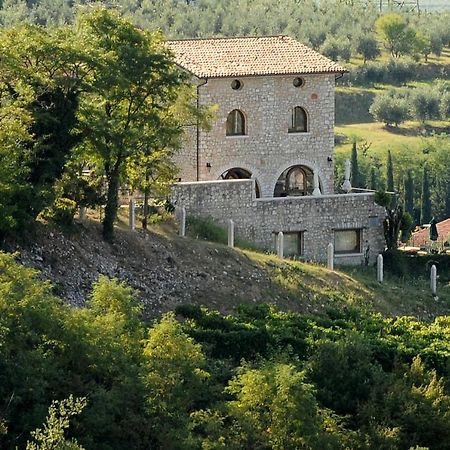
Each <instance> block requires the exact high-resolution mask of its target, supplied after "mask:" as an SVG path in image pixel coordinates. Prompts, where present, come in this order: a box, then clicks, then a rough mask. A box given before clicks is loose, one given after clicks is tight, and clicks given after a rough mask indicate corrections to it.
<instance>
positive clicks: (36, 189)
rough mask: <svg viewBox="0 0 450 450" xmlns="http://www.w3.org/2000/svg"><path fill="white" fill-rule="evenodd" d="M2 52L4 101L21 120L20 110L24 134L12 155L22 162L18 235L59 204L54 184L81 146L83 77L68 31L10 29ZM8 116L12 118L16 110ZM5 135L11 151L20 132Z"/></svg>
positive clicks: (14, 194) (0, 38)
mask: <svg viewBox="0 0 450 450" xmlns="http://www.w3.org/2000/svg"><path fill="white" fill-rule="evenodd" d="M0 47H1V50H2V55H3V57H2V64H1V67H0V70H1V71H2V73H3V91H4V95H7V96H9V97H10V98H14V103H15V105H16V106H17V105H19V108H20V114H19V112H18V111H19V110H17V108H16V113H15V115H14V117H15V119H16V120H15V123H16V128H17V127H20V128H21V131H22V132H21V133H19V135H18V137H19V139H18V144H19V145H16V148H14V151H13V155H12V157H14V158H16V162H18V164H17V166H16V167H17V169H16V170H17V174H18V175H16V181H17V187H18V189H15V188H13V189H11V190H10V193H9V195H8V197H10V200H9V201H10V202H11V203H15V204H16V206H15V207H13V208H11V207H10V208H9V214H10V216H9V217H10V219H11V220H10V224H11V227H10V228H12V229H13V228H14V227H16V228H17V226H18V225H19V224H21V223H24V222H25V220H28V221H31V220H33V219H35V218H36V217H37V216H38V214H39V213H40V212H41V211H42V210H43V209H44V208H45V207H47V206H49V205H50V204H51V203H52V201H53V200H54V197H55V192H54V183H55V181H56V180H57V179H58V178H60V177H61V175H62V173H63V169H64V165H65V163H66V161H67V159H68V156H69V155H70V152H71V150H72V149H73V147H74V146H75V144H76V143H77V142H78V137H77V136H76V134H75V133H74V132H73V130H74V127H75V126H76V124H77V120H76V117H75V113H76V109H77V102H78V92H79V89H80V85H81V83H82V81H83V76H84V74H83V69H82V65H81V64H80V52H79V50H80V49H79V47H77V43H76V42H73V39H71V38H70V32H69V31H68V30H51V31H50V30H45V29H41V28H38V27H35V26H23V27H17V28H12V29H6V30H2V32H1V33H0ZM11 107H13V105H8V107H7V108H11ZM3 109H4V108H3V106H2V110H3ZM5 112H6V117H11V116H10V113H11V110H9V112H8V109H6V111H5ZM19 122H21V123H19ZM4 131H5V133H4V134H3V136H0V138H1V139H2V140H4V141H5V143H6V145H8V143H7V142H6V141H7V140H8V139H17V138H16V137H14V136H13V137H11V138H8V133H10V132H14V133H15V132H17V131H18V130H17V129H8V128H6V129H5V130H4ZM24 132H26V134H27V136H26V137H25V136H24ZM10 158H11V157H10ZM8 197H7V198H8ZM6 209H8V207H7V208H6ZM5 231H6V230H5Z"/></svg>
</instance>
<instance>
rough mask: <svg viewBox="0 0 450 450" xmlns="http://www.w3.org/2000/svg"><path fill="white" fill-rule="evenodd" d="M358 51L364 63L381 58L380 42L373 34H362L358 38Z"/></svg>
mask: <svg viewBox="0 0 450 450" xmlns="http://www.w3.org/2000/svg"><path fill="white" fill-rule="evenodd" d="M356 51H357V52H358V53H359V54H360V55H361V56H362V57H363V58H364V63H366V62H367V61H371V60H373V59H376V58H377V57H378V56H380V47H379V46H378V40H377V38H376V36H374V35H373V34H362V35H360V36H358V41H357V44H356Z"/></svg>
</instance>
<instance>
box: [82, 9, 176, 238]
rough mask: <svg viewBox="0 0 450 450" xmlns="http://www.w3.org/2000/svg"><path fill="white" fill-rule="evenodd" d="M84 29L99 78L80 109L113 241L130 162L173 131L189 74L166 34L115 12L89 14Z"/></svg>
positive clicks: (84, 18)
mask: <svg viewBox="0 0 450 450" xmlns="http://www.w3.org/2000/svg"><path fill="white" fill-rule="evenodd" d="M79 29H80V37H79V38H80V39H83V41H84V42H85V45H86V46H89V47H88V48H89V50H88V52H90V53H91V54H93V55H95V56H94V57H93V59H92V61H91V64H92V70H93V72H94V74H95V75H94V76H93V77H92V78H91V80H90V86H89V91H88V92H87V93H86V95H84V97H83V101H82V103H81V105H80V121H81V128H82V130H83V131H84V134H85V136H86V141H85V143H86V150H87V152H88V153H89V154H90V156H91V158H92V159H93V160H94V161H95V160H96V161H98V162H99V164H100V165H101V166H102V169H103V171H104V174H105V179H106V190H107V192H106V208H105V217H104V220H103V236H104V238H105V239H106V240H111V239H112V238H113V231H114V221H115V219H116V215H117V208H118V192H119V186H120V182H121V179H123V177H124V175H125V173H124V171H125V168H126V162H127V160H128V159H129V158H131V157H132V156H133V155H136V154H137V153H138V152H140V151H143V149H144V148H155V146H154V142H155V141H157V136H158V133H161V131H162V130H164V128H165V127H170V128H173V126H174V120H172V119H171V118H170V117H168V111H169V109H170V107H171V105H173V104H174V102H175V101H176V100H177V96H178V91H179V88H180V86H182V85H183V82H184V81H183V80H184V76H183V75H182V73H181V72H180V71H179V70H177V68H176V67H175V65H174V64H173V62H172V59H171V55H170V54H169V51H168V50H167V49H166V48H165V47H164V45H163V44H162V41H161V36H159V35H158V34H152V33H150V32H147V31H143V30H139V29H137V28H135V27H134V26H133V25H132V24H131V23H130V22H128V21H127V20H125V19H123V18H121V17H119V16H118V15H117V14H116V13H114V12H111V11H107V10H105V9H97V10H94V12H92V13H90V14H83V15H81V17H80V19H79ZM166 121H167V122H166ZM178 132H179V133H181V129H179V130H178Z"/></svg>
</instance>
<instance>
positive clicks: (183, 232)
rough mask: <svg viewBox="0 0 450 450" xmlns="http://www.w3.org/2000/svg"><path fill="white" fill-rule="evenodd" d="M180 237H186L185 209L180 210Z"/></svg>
mask: <svg viewBox="0 0 450 450" xmlns="http://www.w3.org/2000/svg"><path fill="white" fill-rule="evenodd" d="M180 236H181V237H185V236H186V208H185V207H184V206H183V207H182V208H181V223H180Z"/></svg>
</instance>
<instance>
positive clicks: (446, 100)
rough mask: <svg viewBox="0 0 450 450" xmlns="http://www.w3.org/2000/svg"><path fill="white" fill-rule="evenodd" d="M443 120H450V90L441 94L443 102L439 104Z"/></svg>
mask: <svg viewBox="0 0 450 450" xmlns="http://www.w3.org/2000/svg"><path fill="white" fill-rule="evenodd" d="M439 111H440V113H441V118H442V120H450V92H445V93H444V94H442V96H441V104H440V105H439Z"/></svg>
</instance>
